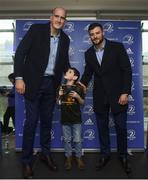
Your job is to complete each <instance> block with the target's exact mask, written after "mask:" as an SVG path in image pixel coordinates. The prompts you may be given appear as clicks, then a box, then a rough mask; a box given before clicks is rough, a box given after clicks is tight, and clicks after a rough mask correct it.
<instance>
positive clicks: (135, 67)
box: [15, 20, 144, 150]
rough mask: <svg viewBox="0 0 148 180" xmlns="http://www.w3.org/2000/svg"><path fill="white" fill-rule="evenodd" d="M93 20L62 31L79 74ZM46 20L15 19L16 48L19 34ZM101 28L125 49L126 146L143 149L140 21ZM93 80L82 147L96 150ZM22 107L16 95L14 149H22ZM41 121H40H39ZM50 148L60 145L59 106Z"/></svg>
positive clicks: (71, 23)
mask: <svg viewBox="0 0 148 180" xmlns="http://www.w3.org/2000/svg"><path fill="white" fill-rule="evenodd" d="M97 21H98V20H96V21H69V22H67V23H66V25H65V27H64V31H65V32H66V33H67V34H68V36H69V38H70V42H71V44H70V50H69V56H70V63H71V65H72V66H74V67H76V68H78V69H79V70H80V72H81V75H82V73H83V71H84V65H85V60H84V52H85V51H86V49H87V48H88V47H90V46H91V42H90V39H89V36H88V32H87V30H88V26H89V24H90V23H92V22H97ZM46 22H48V21H45V20H17V21H16V41H15V49H16V47H17V45H18V44H19V43H20V41H21V39H22V37H23V36H24V34H25V33H26V31H27V30H28V29H29V28H30V25H31V24H33V23H46ZM99 22H100V23H101V24H102V25H103V28H104V32H105V36H106V37H107V38H108V39H110V40H113V41H119V42H122V43H123V44H124V46H125V48H126V51H127V54H128V56H129V59H130V62H131V66H132V75H133V80H132V94H131V95H130V96H129V101H130V102H129V108H128V112H127V113H128V121H127V126H128V135H127V138H128V147H129V148H130V149H132V150H143V149H144V116H143V79H142V78H143V76H142V54H141V53H142V47H141V44H142V43H141V42H142V40H141V22H140V21H99ZM92 88H93V81H91V82H90V83H89V87H88V91H87V94H86V98H85V99H86V100H85V105H84V107H82V119H83V148H84V149H88V150H95V149H98V148H99V141H98V138H97V137H98V135H97V133H98V132H97V128H96V122H95V116H94V112H93V106H92ZM24 121H25V109H24V98H23V96H21V95H19V94H16V149H17V150H19V149H20V150H21V145H22V136H23V133H22V132H23V124H24ZM39 123H40V122H39ZM52 125H53V127H52V131H51V138H52V148H53V149H58V148H63V141H62V139H63V138H62V132H61V125H60V109H58V108H57V107H56V108H55V111H54V118H53V123H52ZM109 126H110V138H111V147H112V149H116V133H115V128H114V120H113V118H112V115H110V123H109ZM39 144H40V143H39V127H37V131H36V137H35V144H34V147H35V148H39V147H40V145H39Z"/></svg>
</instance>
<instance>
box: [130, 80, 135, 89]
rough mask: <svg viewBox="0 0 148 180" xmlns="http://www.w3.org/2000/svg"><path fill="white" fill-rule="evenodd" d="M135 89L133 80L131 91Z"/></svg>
mask: <svg viewBox="0 0 148 180" xmlns="http://www.w3.org/2000/svg"><path fill="white" fill-rule="evenodd" d="M133 90H135V83H134V81H132V85H131V91H133Z"/></svg>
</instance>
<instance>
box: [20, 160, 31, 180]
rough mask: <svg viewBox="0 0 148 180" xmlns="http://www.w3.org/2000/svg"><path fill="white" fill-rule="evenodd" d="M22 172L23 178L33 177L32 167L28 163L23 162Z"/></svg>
mask: <svg viewBox="0 0 148 180" xmlns="http://www.w3.org/2000/svg"><path fill="white" fill-rule="evenodd" d="M22 173H23V178H25V179H32V178H33V171H32V167H31V166H30V165H29V164H23V166H22Z"/></svg>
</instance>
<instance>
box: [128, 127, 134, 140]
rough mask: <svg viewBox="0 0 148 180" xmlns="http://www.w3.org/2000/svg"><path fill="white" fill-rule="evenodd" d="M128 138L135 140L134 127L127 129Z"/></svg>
mask: <svg viewBox="0 0 148 180" xmlns="http://www.w3.org/2000/svg"><path fill="white" fill-rule="evenodd" d="M127 138H128V139H129V140H130V141H133V140H134V139H135V138H136V132H135V130H134V129H129V130H128V131H127Z"/></svg>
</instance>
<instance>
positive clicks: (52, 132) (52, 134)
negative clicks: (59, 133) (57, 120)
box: [50, 130, 54, 139]
mask: <svg viewBox="0 0 148 180" xmlns="http://www.w3.org/2000/svg"><path fill="white" fill-rule="evenodd" d="M50 135H51V139H54V131H53V130H51V132H50Z"/></svg>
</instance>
